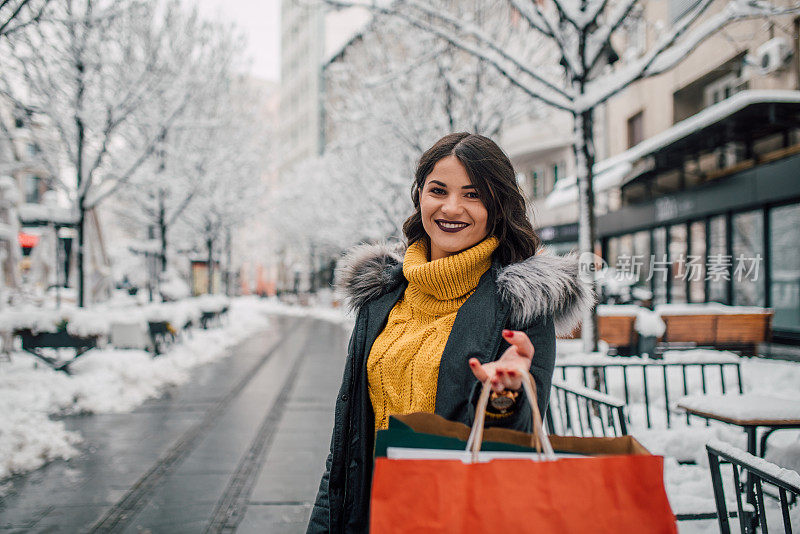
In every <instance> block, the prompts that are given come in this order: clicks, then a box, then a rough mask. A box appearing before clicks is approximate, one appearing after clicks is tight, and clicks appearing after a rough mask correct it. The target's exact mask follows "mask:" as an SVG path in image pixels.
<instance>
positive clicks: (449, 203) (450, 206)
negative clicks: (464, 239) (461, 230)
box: [442, 195, 461, 214]
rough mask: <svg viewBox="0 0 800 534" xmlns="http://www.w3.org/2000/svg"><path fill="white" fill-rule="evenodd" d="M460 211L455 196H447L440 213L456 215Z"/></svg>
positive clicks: (459, 203)
mask: <svg viewBox="0 0 800 534" xmlns="http://www.w3.org/2000/svg"><path fill="white" fill-rule="evenodd" d="M460 211H461V202H459V199H458V197H457V196H455V195H453V196H449V197H447V199H445V201H444V204H442V212H444V213H445V214H456V213H459V212H460Z"/></svg>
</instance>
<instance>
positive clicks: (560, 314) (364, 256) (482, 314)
mask: <svg viewBox="0 0 800 534" xmlns="http://www.w3.org/2000/svg"><path fill="white" fill-rule="evenodd" d="M342 265H343V266H342V267H341V268H340V269H339V273H338V274H339V276H338V279H339V282H338V285H339V288H340V290H341V291H342V292H343V293H344V295H345V296H346V297H347V298H348V301H349V303H350V305H351V306H352V307H353V309H354V310H357V316H356V323H355V327H354V328H353V333H352V336H351V338H350V344H349V346H348V349H347V350H348V354H347V363H346V365H345V370H344V377H343V379H342V386H341V388H340V390H339V394H338V396H337V397H336V410H335V417H334V428H333V436H332V437H331V448H330V454H329V455H328V459H327V462H326V465H325V474H324V475H323V477H322V480H321V481H320V486H319V492H318V494H317V498H316V502H315V504H314V509H313V511H312V513H311V520H310V522H309V525H308V532H309V533H324V532H333V533H340V532H347V533H362V532H367V530H368V528H369V494H370V486H371V481H372V453H373V442H374V428H375V423H374V419H373V417H374V416H373V412H372V405H371V403H370V398H369V391H368V388H367V371H366V362H367V357H368V355H369V352H370V349H371V348H372V344H373V342H374V341H375V339H376V338H377V337H378V334H380V333H381V331H382V330H383V328H384V326H385V325H386V321H387V319H388V317H389V312H390V311H391V310H392V308H393V307H394V305H395V304H396V303H397V301H398V300H399V299H400V297H401V296H402V295H403V292H404V291H405V288H406V286H407V285H408V282H407V281H406V279H405V277H404V276H403V273H402V255H401V253H399V252H397V251H394V250H392V249H391V248H388V247H386V246H380V245H371V246H363V247H358V248H357V249H355V250H354V251H353V252H351V253H350V254H349V255H348V257H347V258H345V260H343V262H342ZM593 303H594V297H593V295H592V294H591V293H590V292H589V291H588V290H587V289H586V288H585V286H584V285H583V284H581V283H580V281H579V279H578V263H577V260H576V259H575V258H574V257H567V258H562V257H558V256H550V255H545V254H541V255H537V256H533V257H531V258H528V259H527V260H525V261H522V262H519V263H516V264H512V265H509V266H506V267H500V265H499V264H498V263H497V262H495V263H494V264H493V265H492V267H491V268H490V269H489V270H488V271H487V272H486V273H485V274H484V275H483V276H482V277H481V279H480V281H479V282H478V286H477V288H476V289H475V292H474V293H473V294H472V295H471V296H470V297H469V298H468V299H467V300H466V302H464V304H462V305H461V308H459V310H458V313H457V314H456V319H455V322H454V324H453V328H452V330H451V331H450V337H449V338H448V340H447V344H446V345H445V348H444V352H443V353H442V358H441V363H440V366H439V378H438V382H437V389H436V408H435V413H436V414H438V415H441V416H442V417H444V418H446V419H450V420H452V421H459V422H461V423H464V424H467V425H471V423H472V417H473V413H474V407H473V402H474V398H475V397H476V392H477V387H478V381H477V380H476V379H475V377H474V375H473V374H472V371H471V370H470V369H469V366H468V365H467V360H468V359H469V358H470V357H472V356H475V357H478V358H479V359H480V360H481V362H482V363H486V362H490V361H493V360H496V359H498V358H499V357H500V356H501V355H502V354H503V352H504V351H505V349H506V348H507V347H508V344H507V343H506V342H505V341H504V340H503V339H502V336H501V332H502V330H503V329H504V328H512V329H516V330H524V331H525V332H526V333H527V334H528V337H529V338H530V339H531V341H532V342H533V346H534V349H535V351H534V356H533V361H532V365H531V373H532V374H533V376H534V378H535V381H536V386H537V392H538V404H539V409H540V411H541V413H544V411H545V408H546V406H547V401H548V398H549V393H550V383H551V379H552V375H553V366H554V362H555V343H556V335H563V334H567V333H569V332H571V331H572V330H573V329H574V327H575V326H576V325H577V324H578V322H579V321H580V318H581V316H582V313H583V310H585V309H586V308H587V307H590V306H592V305H593ZM499 421H501V422H500V423H497V424H502V425H503V426H506V427H509V428H514V429H519V430H523V431H530V423H531V415H530V407H529V406H528V404H527V402H525V401H524V400H523V401H521V402H518V407H517V410H516V411H515V413H514V415H513V416H511V417H509V418H505V419H502V420H499ZM489 424H491V423H490V422H489V421H488V420H487V425H489Z"/></svg>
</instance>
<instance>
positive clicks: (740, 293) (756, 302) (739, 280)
mask: <svg viewBox="0 0 800 534" xmlns="http://www.w3.org/2000/svg"><path fill="white" fill-rule="evenodd" d="M732 222H733V225H732V227H733V251H732V252H733V257H732V258H731V278H733V304H734V305H736V306H764V304H765V300H766V298H765V297H766V295H765V293H766V292H765V289H764V218H763V217H762V212H761V211H760V210H756V211H748V212H746V213H738V214H736V215H734V217H733V220H732Z"/></svg>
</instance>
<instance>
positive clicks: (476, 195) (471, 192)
mask: <svg viewBox="0 0 800 534" xmlns="http://www.w3.org/2000/svg"><path fill="white" fill-rule="evenodd" d="M466 196H467V198H481V196H480V195H479V194H478V193H477V192H475V191H470V192H469V193H467V195H466Z"/></svg>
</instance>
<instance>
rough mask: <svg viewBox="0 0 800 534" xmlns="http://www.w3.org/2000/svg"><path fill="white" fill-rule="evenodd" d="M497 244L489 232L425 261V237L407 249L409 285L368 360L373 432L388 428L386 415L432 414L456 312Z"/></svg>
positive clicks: (405, 259)
mask: <svg viewBox="0 0 800 534" xmlns="http://www.w3.org/2000/svg"><path fill="white" fill-rule="evenodd" d="M497 246H498V240H497V238H495V237H490V238H488V239H485V240H484V241H481V242H480V243H478V244H477V245H475V246H473V247H472V248H469V249H467V250H465V251H463V252H459V253H458V254H454V255H452V256H448V257H446V258H442V259H439V260H435V261H428V250H427V245H426V244H425V243H424V242H423V241H417V242H416V243H413V244H412V245H411V246H409V247H408V249H407V250H406V254H405V258H404V259H403V275H404V276H405V277H406V279H407V280H408V287H407V288H406V290H405V293H404V295H403V297H402V298H401V299H400V300H399V301H398V302H397V304H396V305H395V306H394V308H392V311H391V312H390V313H389V318H388V321H387V323H386V327H385V328H384V330H383V332H381V334H380V335H379V336H378V337H377V339H376V340H375V343H374V344H373V345H372V349H371V350H370V353H369V358H368V359H367V380H368V385H369V396H370V400H371V402H372V408H373V411H374V413H375V430H376V431H377V430H380V429H384V428H386V427H387V425H388V422H389V415H393V414H405V413H412V412H428V413H433V411H434V408H435V405H436V383H437V380H438V377H439V362H440V360H441V357H442V353H443V352H444V347H445V345H446V344H447V338H448V337H449V336H450V330H451V329H452V328H453V322H454V321H455V318H456V313H457V312H458V309H459V308H460V307H461V305H462V304H463V303H464V302H465V301H466V300H467V298H468V297H469V296H470V295H471V294H472V292H473V291H474V290H475V288H476V287H477V285H478V281H479V280H480V278H481V276H482V275H483V274H484V273H485V272H486V271H487V270H488V269H489V267H491V264H492V253H493V252H494V251H495V249H496V248H497ZM466 364H467V363H466V362H464V365H466Z"/></svg>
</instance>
